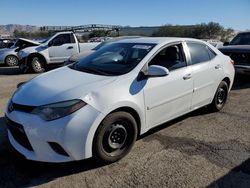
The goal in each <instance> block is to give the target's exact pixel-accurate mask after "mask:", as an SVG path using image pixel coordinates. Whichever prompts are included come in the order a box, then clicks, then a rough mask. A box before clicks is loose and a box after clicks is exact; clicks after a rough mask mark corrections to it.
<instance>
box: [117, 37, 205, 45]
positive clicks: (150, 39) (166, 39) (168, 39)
mask: <svg viewBox="0 0 250 188" xmlns="http://www.w3.org/2000/svg"><path fill="white" fill-rule="evenodd" d="M177 41H195V42H203V41H201V40H198V39H193V38H181V37H138V38H132V39H121V40H119V41H118V42H119V43H121V42H124V43H149V44H161V43H171V42H177Z"/></svg>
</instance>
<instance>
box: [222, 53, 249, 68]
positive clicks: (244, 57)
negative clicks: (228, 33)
mask: <svg viewBox="0 0 250 188" xmlns="http://www.w3.org/2000/svg"><path fill="white" fill-rule="evenodd" d="M223 53H224V54H225V55H228V56H229V57H231V59H232V60H234V63H235V65H250V53H241V52H223Z"/></svg>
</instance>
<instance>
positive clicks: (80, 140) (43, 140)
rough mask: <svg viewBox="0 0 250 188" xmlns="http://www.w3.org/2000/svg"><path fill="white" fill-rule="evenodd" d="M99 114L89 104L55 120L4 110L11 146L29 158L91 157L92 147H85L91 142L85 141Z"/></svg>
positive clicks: (66, 158)
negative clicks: (45, 119)
mask: <svg viewBox="0 0 250 188" xmlns="http://www.w3.org/2000/svg"><path fill="white" fill-rule="evenodd" d="M100 115H101V113H100V112H98V111H97V110H96V109H94V108H93V107H91V106H90V105H86V106H85V107H83V108H82V109H80V110H78V111H76V112H74V113H73V114H71V115H68V116H66V117H63V118H60V119H57V120H54V121H44V120H42V119H41V118H40V117H38V116H37V115H33V114H30V113H25V112H19V111H13V112H10V113H9V112H8V111H6V119H8V120H7V124H8V125H7V127H8V137H9V140H10V143H11V144H12V146H13V147H14V148H15V149H16V150H17V151H18V152H20V153H21V154H22V155H24V156H25V157H26V158H27V159H29V160H34V161H44V162H67V161H74V160H81V159H85V158H89V157H91V156H92V152H91V151H92V148H87V147H92V144H91V145H89V144H87V143H89V141H87V139H88V138H91V139H92V138H93V137H94V134H93V133H92V132H93V131H91V132H90V130H91V127H92V126H93V125H94V124H95V122H96V121H95V120H96V119H97V117H99V116H100ZM15 126H16V127H15ZM11 127H12V128H11ZM13 127H14V128H13ZM13 129H14V130H13ZM15 131H16V132H15ZM25 137H26V138H25ZM56 147H57V148H56ZM58 148H59V149H58Z"/></svg>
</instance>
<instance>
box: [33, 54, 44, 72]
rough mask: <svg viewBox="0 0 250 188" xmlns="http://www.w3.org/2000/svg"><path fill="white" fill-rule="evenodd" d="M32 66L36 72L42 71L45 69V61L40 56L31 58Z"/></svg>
mask: <svg viewBox="0 0 250 188" xmlns="http://www.w3.org/2000/svg"><path fill="white" fill-rule="evenodd" d="M31 68H32V70H33V71H34V72H36V73H41V72H44V71H45V68H44V62H43V61H42V59H41V58H39V57H33V58H32V60H31Z"/></svg>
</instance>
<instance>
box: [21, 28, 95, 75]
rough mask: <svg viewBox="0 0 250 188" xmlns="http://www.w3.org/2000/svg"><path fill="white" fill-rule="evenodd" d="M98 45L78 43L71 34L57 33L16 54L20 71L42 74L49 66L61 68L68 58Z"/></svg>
mask: <svg viewBox="0 0 250 188" xmlns="http://www.w3.org/2000/svg"><path fill="white" fill-rule="evenodd" d="M98 44H99V43H79V42H78V40H77V37H76V36H75V34H74V33H73V32H69V31H67V32H59V33H56V34H55V35H53V36H52V37H51V38H49V39H48V40H46V41H44V42H42V43H41V44H40V45H39V46H33V47H28V48H25V49H23V50H21V51H19V53H18V58H19V67H20V69H21V70H22V71H24V72H25V71H27V70H28V69H31V70H32V71H34V72H36V73H40V72H44V71H45V70H46V69H47V68H48V67H49V66H55V67H58V66H61V65H63V62H64V61H65V60H67V59H68V58H69V57H70V56H72V55H74V54H78V53H80V52H83V51H89V50H91V49H93V48H94V47H95V46H97V45H98Z"/></svg>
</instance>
